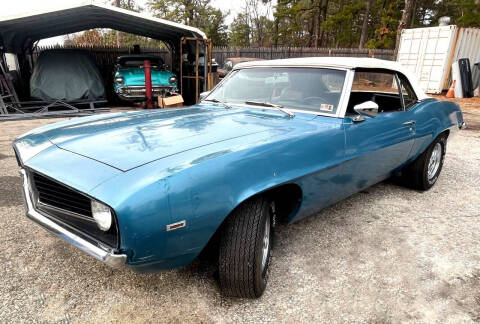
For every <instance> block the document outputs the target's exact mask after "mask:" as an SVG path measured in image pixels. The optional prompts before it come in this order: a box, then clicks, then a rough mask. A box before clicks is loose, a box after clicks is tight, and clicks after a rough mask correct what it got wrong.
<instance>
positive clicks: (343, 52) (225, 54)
mask: <svg viewBox="0 0 480 324" xmlns="http://www.w3.org/2000/svg"><path fill="white" fill-rule="evenodd" d="M312 56H353V57H375V58H380V59H384V60H392V58H393V50H368V49H362V50H360V49H357V48H310V47H245V48H243V47H214V48H213V57H214V58H215V60H216V61H217V63H218V64H220V65H223V63H224V62H225V60H226V59H227V58H229V57H256V58H262V59H265V60H274V59H284V58H293V57H312Z"/></svg>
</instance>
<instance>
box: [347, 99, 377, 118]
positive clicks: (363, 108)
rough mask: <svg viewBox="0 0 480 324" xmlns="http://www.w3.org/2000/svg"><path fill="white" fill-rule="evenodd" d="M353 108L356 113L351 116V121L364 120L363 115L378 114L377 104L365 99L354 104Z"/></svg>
mask: <svg viewBox="0 0 480 324" xmlns="http://www.w3.org/2000/svg"><path fill="white" fill-rule="evenodd" d="M353 110H355V112H356V113H357V114H358V115H357V116H355V117H354V118H353V121H354V122H359V121H364V120H365V118H364V117H363V116H368V117H371V118H373V117H376V116H377V114H378V105H377V103H376V102H373V101H365V102H362V103H361V104H358V105H356V106H354V107H353Z"/></svg>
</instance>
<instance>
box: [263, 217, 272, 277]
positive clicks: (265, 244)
mask: <svg viewBox="0 0 480 324" xmlns="http://www.w3.org/2000/svg"><path fill="white" fill-rule="evenodd" d="M269 248H270V216H267V219H266V221H265V231H264V232H263V246H262V272H263V271H264V270H265V267H266V266H267V260H268V250H269Z"/></svg>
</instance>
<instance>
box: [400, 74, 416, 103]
mask: <svg viewBox="0 0 480 324" xmlns="http://www.w3.org/2000/svg"><path fill="white" fill-rule="evenodd" d="M398 78H399V79H400V83H401V84H402V96H403V101H404V103H405V109H410V108H411V107H412V106H413V105H414V104H415V103H416V102H417V96H416V94H415V91H413V88H412V86H411V85H410V82H408V80H407V78H406V77H405V76H404V75H402V74H398Z"/></svg>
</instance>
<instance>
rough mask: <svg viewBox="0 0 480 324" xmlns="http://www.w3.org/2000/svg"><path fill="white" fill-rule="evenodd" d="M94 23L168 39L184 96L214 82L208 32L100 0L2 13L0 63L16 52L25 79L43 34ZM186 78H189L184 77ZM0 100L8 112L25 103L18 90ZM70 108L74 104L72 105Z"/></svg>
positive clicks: (81, 28)
mask: <svg viewBox="0 0 480 324" xmlns="http://www.w3.org/2000/svg"><path fill="white" fill-rule="evenodd" d="M93 28H110V29H113V30H118V31H121V32H125V33H131V34H136V35H140V36H145V37H149V38H152V39H157V40H161V41H162V42H164V43H165V44H166V46H167V47H168V49H169V51H170V54H171V58H172V62H171V63H172V71H176V72H175V73H176V74H177V75H178V77H179V79H180V80H181V81H180V90H181V92H182V94H183V95H184V97H185V101H186V102H190V103H194V102H195V101H196V100H197V99H198V94H199V92H201V91H206V90H209V89H210V87H211V86H212V84H211V82H209V81H210V80H211V77H210V75H209V73H211V42H210V41H209V40H208V39H207V38H206V35H205V33H203V32H202V31H200V30H199V29H197V28H194V27H190V26H186V25H182V24H178V23H174V22H171V21H167V20H164V19H158V18H154V17H150V16H148V15H145V14H141V13H136V12H133V11H129V10H124V9H120V8H117V7H113V6H109V5H102V4H97V3H96V2H95V1H93V0H89V1H80V2H78V3H77V4H73V5H68V6H63V7H55V8H51V9H44V10H41V11H37V12H31V13H26V14H21V15H16V16H8V17H0V65H2V67H3V68H4V69H6V64H4V63H5V56H4V54H5V53H12V54H14V55H15V57H16V60H17V61H18V67H19V71H18V73H19V75H20V78H21V79H22V80H23V81H24V84H27V83H28V79H29V77H30V74H31V71H32V68H33V63H34V62H33V59H32V53H33V51H34V49H35V47H36V44H37V42H38V41H39V40H42V39H45V38H50V37H55V36H60V35H65V34H70V33H76V32H80V31H84V30H88V29H93ZM202 56H203V57H205V60H204V62H205V61H206V62H207V68H204V69H203V71H202V74H203V75H199V70H201V69H199V64H201V63H199V62H200V61H201V60H199V58H200V57H202ZM187 57H188V58H190V59H191V58H193V59H194V61H193V62H190V63H192V64H194V67H195V68H194V69H193V74H192V73H190V74H191V75H188V73H186V72H185V68H182V67H183V66H184V65H185V64H186V62H185V61H186V59H187ZM1 72H2V71H1V70H0V74H1ZM5 72H8V71H5ZM184 79H185V80H186V81H185V82H183V81H184ZM4 81H5V82H4V83H6V84H7V85H9V84H10V85H11V82H9V80H8V77H6V80H4ZM25 81H27V82H25ZM1 88H2V87H1V85H0V89H1ZM3 88H5V86H4V87H3ZM11 98H12V99H11ZM1 101H3V102H4V105H3V106H4V107H3V108H4V109H3V110H2V109H1V108H2V107H1V102H0V116H1V115H2V111H3V113H4V112H5V111H7V110H9V109H10V110H9V111H10V112H11V111H12V110H13V111H15V112H17V113H21V112H24V111H23V110H24V108H23V107H25V106H26V105H25V104H23V105H22V101H21V100H19V99H18V98H17V96H16V94H15V93H13V95H12V94H11V93H7V94H5V93H4V95H3V98H1ZM67 104H68V103H67ZM65 107H66V106H65ZM12 108H13V109H12ZM35 108H37V107H35ZM67 108H68V109H67V110H72V109H71V108H70V107H67ZM44 110H45V109H44ZM46 111H48V108H47V109H46Z"/></svg>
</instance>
